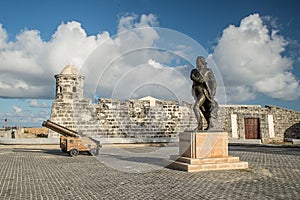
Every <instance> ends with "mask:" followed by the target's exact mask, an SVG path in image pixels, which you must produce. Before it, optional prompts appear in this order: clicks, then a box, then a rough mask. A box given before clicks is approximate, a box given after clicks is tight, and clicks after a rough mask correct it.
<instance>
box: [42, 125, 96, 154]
mask: <svg viewBox="0 0 300 200" xmlns="http://www.w3.org/2000/svg"><path fill="white" fill-rule="evenodd" d="M42 125H43V126H45V127H47V128H49V129H51V130H53V131H55V132H57V133H59V134H61V136H60V148H61V150H62V151H63V152H66V153H69V155H70V156H72V157H74V156H77V155H78V154H79V153H80V152H88V153H89V154H90V155H93V156H96V155H98V154H99V149H100V147H101V145H100V142H99V141H97V140H94V139H92V138H90V137H87V136H82V135H81V134H79V133H78V132H76V131H74V130H71V129H69V128H66V127H64V126H62V125H59V124H57V123H55V122H52V121H50V120H47V121H44V122H43V124H42Z"/></svg>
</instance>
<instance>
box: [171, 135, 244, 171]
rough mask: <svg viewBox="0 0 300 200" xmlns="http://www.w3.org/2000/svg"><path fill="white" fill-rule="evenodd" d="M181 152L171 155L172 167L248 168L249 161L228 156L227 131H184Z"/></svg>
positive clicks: (180, 143) (180, 146) (197, 169)
mask: <svg viewBox="0 0 300 200" xmlns="http://www.w3.org/2000/svg"><path fill="white" fill-rule="evenodd" d="M179 154H180V156H171V158H170V160H171V163H170V164H169V167H170V168H172V169H178V170H183V171H188V172H197V171H209V170H229V169H246V168H248V162H242V161H240V159H239V157H230V156H228V138H227V133H226V132H197V133H191V132H185V133H182V134H180V135H179Z"/></svg>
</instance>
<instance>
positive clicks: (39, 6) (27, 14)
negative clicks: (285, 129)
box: [0, 0, 300, 126]
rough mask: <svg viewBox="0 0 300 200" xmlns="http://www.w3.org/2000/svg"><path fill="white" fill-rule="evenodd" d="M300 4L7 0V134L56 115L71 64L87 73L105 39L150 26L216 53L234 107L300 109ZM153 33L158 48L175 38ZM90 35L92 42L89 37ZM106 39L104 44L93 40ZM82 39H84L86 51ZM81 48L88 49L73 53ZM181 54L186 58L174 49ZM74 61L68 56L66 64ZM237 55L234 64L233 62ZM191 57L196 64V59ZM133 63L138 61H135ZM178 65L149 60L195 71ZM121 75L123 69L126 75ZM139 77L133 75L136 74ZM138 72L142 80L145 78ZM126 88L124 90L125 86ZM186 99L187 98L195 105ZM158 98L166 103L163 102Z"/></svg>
mask: <svg viewBox="0 0 300 200" xmlns="http://www.w3.org/2000/svg"><path fill="white" fill-rule="evenodd" d="M299 6H300V3H298V1H296V0H295V1H291V0H281V1H279V0H277V1H271V0H266V1H261V0H257V1H256V0H245V1H237V0H228V1H217V0H215V1H201V0H200V1H192V0H188V1H176V0H175V1H170V0H164V1H158V0H152V1H151V0H141V1H136V0H135V1H131V0H122V1H108V0H107V1H91V0H88V1H76V0H75V1H57V0H53V1H38V0H36V1H34V0H31V1H29V0H28V1H26V0H24V1H14V0H7V1H5V0H2V1H0V24H2V28H1V30H2V33H3V34H1V32H0V76H1V77H0V78H1V79H2V80H1V81H0V96H1V99H0V126H2V125H3V124H4V123H3V122H4V119H5V118H8V119H9V122H10V124H11V125H18V126H23V125H24V126H31V125H40V124H41V122H42V120H45V119H48V118H49V117H50V112H51V105H52V100H53V98H54V88H55V80H54V77H53V75H54V74H58V73H60V71H61V70H62V69H63V67H64V66H65V65H66V64H68V62H69V63H73V64H74V63H75V64H77V65H79V68H80V67H82V66H85V65H84V64H83V63H84V62H83V61H81V60H80V58H82V57H84V56H87V55H85V54H84V52H90V53H91V52H92V50H91V49H95V47H97V45H100V43H101V40H102V39H101V38H105V39H106V41H107V38H108V39H116V38H118V36H115V35H116V34H120V33H121V32H122V30H125V29H126V31H128V30H130V28H137V27H140V26H142V27H144V26H145V27H147V28H150V29H151V28H153V27H159V28H166V29H168V30H170V34H171V35H172V37H174V38H180V36H179V33H181V34H184V35H185V36H186V37H185V39H184V40H185V41H184V42H186V43H185V44H186V46H188V45H187V44H190V45H191V46H192V45H193V44H192V43H193V42H194V43H195V42H196V43H198V44H200V45H201V46H202V47H203V48H204V50H205V51H206V52H207V55H210V57H211V58H213V60H214V62H215V63H216V70H219V71H220V75H221V77H222V78H223V84H224V85H222V86H224V87H225V89H226V92H227V94H226V95H227V103H230V104H232V103H237V104H260V105H262V106H264V105H268V104H272V105H278V106H281V107H285V108H290V109H295V110H300V102H299V96H300V94H299V80H300V66H299V65H300V63H299V61H300V54H299V53H300V51H299V47H300V44H299V40H300V14H299V11H298V8H299ZM142 16H144V18H145V19H144V21H143V20H142V18H143V17H142ZM242 21H243V23H242ZM68 22H69V23H68ZM71 22H73V23H71ZM122 23H123V24H122ZM261 23H262V24H261ZM230 25H232V26H230ZM32 30H35V31H32ZM266 30H267V31H268V33H266V32H265V31H266ZM76 31H77V32H76ZM151 31H152V32H151V33H152V35H151V34H148V35H146V34H144V35H143V37H142V38H141V39H144V40H145V41H151V42H152V43H151V45H154V44H157V43H158V41H159V42H162V40H161V39H162V38H165V39H166V36H163V35H162V34H163V31H160V30H155V29H151ZM172 31H176V32H177V33H175V32H172ZM75 32H76V33H75ZM83 32H85V33H86V35H84V34H83V35H80V34H82V33H83ZM4 33H5V34H4ZM25 33H26V34H25ZM106 33H108V34H106ZM272 33H273V35H272ZM99 34H100V35H101V38H100V37H99V38H97V39H93V38H90V39H88V37H90V36H95V37H96V36H97V35H99ZM166 34H168V33H166ZM257 34H258V36H259V37H258V36H257ZM5 36H6V38H5ZM127 36H128V35H127ZM1 37H2V40H1ZM170 37H171V36H170ZM256 37H258V38H256ZM264 37H267V38H264ZM158 38H159V39H160V40H159V39H158ZM232 38H234V39H233V40H232ZM235 38H236V39H235ZM118 39H120V40H121V38H118ZM67 40H70V41H67ZM79 40H82V41H81V42H80V44H79V42H78V41H79ZM91 40H93V41H91ZM174 40H175V41H174V43H176V45H177V46H180V45H181V41H179V40H177V41H176V39H174ZM192 40H193V41H192ZM1 41H2V43H1ZM86 41H88V42H86ZM121 41H122V40H121ZM76 42H78V45H79V46H70V44H74V43H76ZM124 43H125V42H124ZM248 43H249V45H248ZM258 43H261V44H258ZM84 44H87V45H84ZM122 44H123V43H122ZM1 45H2V46H1ZM80 45H81V46H80ZM139 45H142V46H143V47H144V46H147V45H148V46H149V44H148V43H147V44H146V43H143V41H140V43H139ZM235 45H236V46H235ZM45 46H47V47H45ZM69 46H70V47H69ZM195 46H197V45H195ZM31 47H33V48H34V49H31ZM74 47H80V49H81V47H82V49H81V51H82V52H79V53H78V54H76V53H75V54H72V52H71V51H74ZM106 48H107V49H110V50H111V51H113V52H114V53H115V55H118V54H117V53H116V52H117V51H119V50H116V49H115V48H114V47H112V46H108V47H106ZM133 48H136V47H131V49H130V50H132V49H133ZM164 48H166V45H165V46H164ZM168 48H169V47H168ZM170 48H171V47H170ZM194 49H197V48H196V47H195V48H194ZM172 50H174V49H172ZM177 50H178V51H179V49H175V50H174V51H176V52H177ZM181 50H182V51H183V54H180V55H185V54H187V52H188V50H187V48H185V49H181ZM66 51H67V52H66ZM184 51H185V52H184ZM16 52H19V54H17V53H16ZM20 52H21V53H20ZM114 53H111V54H114ZM156 53H157V52H156ZM184 53H185V54H184ZM194 53H195V55H196V54H197V52H194ZM64 54H66V55H65V56H64V57H61V55H64ZM4 55H5V56H6V57H5V56H4ZM147 55H148V56H149V55H152V54H151V53H148V54H147ZM207 55H206V56H207ZM248 55H250V56H248ZM1 56H2V58H1ZM193 56H194V55H193ZM101 57H105V53H102V55H101ZM169 57H172V55H169ZM191 57H192V56H191ZM228 57H230V58H231V59H227V58H228ZM56 58H57V60H55V59H56ZM68 58H69V60H68ZM90 59H91V58H90ZM191 59H192V60H193V57H192V58H191ZM78 60H79V61H78ZM127 60H128V61H130V62H131V63H132V60H130V58H127ZM253 60H254V61H253ZM91 62H92V61H91ZM130 62H129V63H130ZM24 63H25V64H24ZM78 63H79V64H78ZM85 63H87V62H85ZM171 63H172V64H174V63H176V62H171V61H164V60H163V59H162V58H156V57H153V55H152V57H149V60H148V62H147V64H149V65H151V66H152V67H156V68H155V69H158V68H160V67H161V69H162V70H165V71H163V72H164V73H165V74H168V73H169V72H168V71H166V69H164V66H171V67H174V68H176V69H177V71H180V72H182V75H183V76H185V75H186V72H187V71H188V69H190V66H187V63H185V62H178V63H177V66H172V64H171ZM269 63H273V64H272V65H271V64H269ZM190 64H194V63H190ZM80 65H82V66H80ZM31 66H32V67H31ZM184 67H186V68H184ZM113 69H114V70H117V69H118V67H115V68H113ZM114 70H111V73H112V74H114V73H118V72H119V71H114ZM141 70H143V69H142V68H141ZM88 71H92V68H87V67H85V68H84V67H82V68H81V72H82V73H87V74H84V75H85V76H86V77H89V74H88ZM100 71H101V70H100ZM129 71H130V70H129V69H128V70H127V71H126V73H127V74H128V73H129ZM130 72H132V71H130ZM135 72H136V74H138V73H141V72H139V71H138V70H136V71H135ZM147 72H148V71H147ZM167 72H168V73H167ZM99 73H100V72H99ZM143 74H145V70H144V71H143ZM151 74H157V72H154V71H149V72H148V75H147V76H150V77H151ZM129 77H132V76H129ZM98 78H99V77H98ZM162 78H165V79H170V80H178V82H180V80H181V79H180V78H179V77H178V76H174V75H173V74H172V73H169V74H168V75H166V76H161V77H160V79H162ZM91 79H92V78H91ZM103 81H105V80H103ZM123 81H124V83H127V82H126V81H127V80H126V77H125V79H124V80H123ZM162 84H164V85H166V84H165V83H162ZM103 85H105V84H102V85H101V86H96V87H97V88H98V89H97V96H106V97H107V95H104V94H108V93H109V91H111V90H112V88H111V87H106V88H105V87H104V86H103ZM123 85H124V84H123ZM125 85H126V84H125ZM39 86H40V87H39ZM102 86H103V87H102ZM115 88H116V87H115ZM182 88H184V87H183V86H182ZM182 88H181V87H179V86H178V87H177V88H174V91H177V92H173V93H174V94H175V96H180V95H181V94H177V93H180V92H178V91H180V89H182ZM121 89H123V88H122V87H120V90H121ZM152 89H153V88H151V89H149V88H148V90H152ZM153 90H154V89H153ZM188 90H189V89H188ZM99 93H101V94H99ZM154 93H155V92H154ZM154 93H153V94H154ZM184 95H185V94H182V98H179V99H183V100H186V99H185V96H184ZM125 96H126V95H125ZM154 96H155V95H154ZM108 97H109V95H108ZM157 97H163V96H160V95H159V94H157ZM186 98H188V97H186ZM187 100H189V99H187ZM39 121H41V122H39Z"/></svg>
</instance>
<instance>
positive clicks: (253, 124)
mask: <svg viewBox="0 0 300 200" xmlns="http://www.w3.org/2000/svg"><path fill="white" fill-rule="evenodd" d="M244 122H245V138H246V139H260V134H259V130H260V127H259V118H245V119H244Z"/></svg>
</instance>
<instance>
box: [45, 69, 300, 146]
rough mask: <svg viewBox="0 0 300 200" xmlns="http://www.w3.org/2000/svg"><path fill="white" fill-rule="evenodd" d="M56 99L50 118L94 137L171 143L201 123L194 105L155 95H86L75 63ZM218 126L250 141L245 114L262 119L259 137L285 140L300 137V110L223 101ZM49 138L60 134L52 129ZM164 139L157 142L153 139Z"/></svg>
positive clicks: (59, 82) (58, 79) (63, 74)
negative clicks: (95, 97)
mask: <svg viewBox="0 0 300 200" xmlns="http://www.w3.org/2000/svg"><path fill="white" fill-rule="evenodd" d="M55 78H56V99H55V100H54V101H53V105H52V112H51V117H50V119H51V120H52V121H54V122H56V123H58V124H61V125H63V126H66V127H68V128H71V129H73V130H76V131H79V132H82V133H83V134H84V135H88V136H91V137H93V138H128V139H133V138H134V139H144V140H145V139H150V140H148V141H170V140H168V139H172V138H177V136H178V134H179V133H181V132H184V131H193V130H195V128H196V127H197V122H196V119H195V117H194V112H193V109H192V104H190V103H187V102H183V103H182V105H180V104H179V102H177V101H164V100H158V99H155V98H153V97H145V98H142V99H135V100H126V101H124V102H122V101H120V100H115V99H106V98H100V99H98V103H97V104H94V103H92V100H91V99H88V98H84V97H83V85H84V77H83V76H81V75H79V74H78V71H77V69H76V68H75V67H73V66H66V67H65V68H64V69H63V71H62V72H61V73H60V74H58V75H55ZM219 116H220V117H219V120H220V122H219V124H220V127H219V129H221V130H222V131H227V132H228V133H229V137H231V138H236V139H247V137H248V136H247V134H246V133H247V132H248V131H247V130H245V129H246V128H247V127H248V126H246V125H245V118H255V119H257V121H258V130H257V131H258V133H257V138H255V139H261V140H262V141H263V142H282V141H283V140H284V139H285V140H289V139H291V138H300V126H299V122H300V112H297V111H292V110H288V109H284V108H280V107H275V106H266V107H265V108H261V107H260V106H255V105H254V106H250V105H223V106H222V105H221V106H220V108H219ZM49 135H50V137H58V134H55V133H54V132H50V133H49ZM157 138H160V139H159V140H155V139H157Z"/></svg>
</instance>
